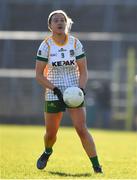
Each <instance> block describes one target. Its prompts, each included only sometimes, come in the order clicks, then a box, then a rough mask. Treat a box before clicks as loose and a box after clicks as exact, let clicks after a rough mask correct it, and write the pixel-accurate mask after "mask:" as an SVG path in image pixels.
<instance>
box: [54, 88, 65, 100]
mask: <svg viewBox="0 0 137 180" xmlns="http://www.w3.org/2000/svg"><path fill="white" fill-rule="evenodd" d="M53 92H54V95H56V96H57V97H58V99H59V100H60V101H61V102H64V101H63V94H62V92H61V90H60V89H59V88H57V87H55V88H54V89H53Z"/></svg>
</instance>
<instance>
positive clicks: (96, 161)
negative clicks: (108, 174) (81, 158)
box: [90, 156, 100, 167]
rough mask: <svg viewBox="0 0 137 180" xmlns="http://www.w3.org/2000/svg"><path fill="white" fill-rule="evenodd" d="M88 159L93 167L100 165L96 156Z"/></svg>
mask: <svg viewBox="0 0 137 180" xmlns="http://www.w3.org/2000/svg"><path fill="white" fill-rule="evenodd" d="M90 161H91V163H92V165H93V167H98V166H100V165H99V161H98V157H97V156H95V157H91V158H90Z"/></svg>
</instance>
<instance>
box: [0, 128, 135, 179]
mask: <svg viewBox="0 0 137 180" xmlns="http://www.w3.org/2000/svg"><path fill="white" fill-rule="evenodd" d="M90 132H91V133H92V135H93V137H94V140H95V142H96V146H97V151H98V154H99V159H100V162H101V164H102V166H103V171H104V174H102V175H96V174H94V173H93V170H92V168H91V164H90V161H89V159H88V158H87V156H86V154H85V152H84V150H83V148H82V146H81V143H80V141H79V138H78V136H77V134H76V132H75V130H74V129H73V128H63V127H62V128H60V130H59V132H58V140H57V142H56V144H55V146H54V154H53V155H52V157H51V158H50V161H49V162H48V165H47V168H46V169H45V170H42V171H40V170H37V168H36V160H37V158H38V157H39V155H40V154H41V153H42V151H43V134H44V127H37V126H6V125H1V126H0V133H1V135H0V146H1V149H0V153H1V154H0V156H1V157H0V166H1V175H0V176H1V177H0V178H1V179H3V178H4V179H6V178H8V179H9V178H11V179H13V178H18V179H33V178H35V179H74V178H76V179H137V136H136V133H135V132H121V131H104V130H90Z"/></svg>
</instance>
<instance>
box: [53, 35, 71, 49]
mask: <svg viewBox="0 0 137 180" xmlns="http://www.w3.org/2000/svg"><path fill="white" fill-rule="evenodd" d="M51 38H52V40H53V42H54V43H55V44H56V45H57V46H65V45H66V44H67V43H68V34H66V38H65V42H64V43H63V44H61V43H58V42H57V41H55V39H54V38H53V36H51Z"/></svg>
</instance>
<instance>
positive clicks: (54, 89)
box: [36, 10, 102, 173]
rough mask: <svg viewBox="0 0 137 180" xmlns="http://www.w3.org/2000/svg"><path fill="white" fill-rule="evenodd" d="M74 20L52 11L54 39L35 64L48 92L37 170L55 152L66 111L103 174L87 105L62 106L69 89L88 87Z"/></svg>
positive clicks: (50, 21)
mask: <svg viewBox="0 0 137 180" xmlns="http://www.w3.org/2000/svg"><path fill="white" fill-rule="evenodd" d="M72 23H73V22H72V20H71V19H70V18H69V17H68V16H67V14H66V13H65V12H64V11H62V10H57V11H53V12H52V13H51V14H50V15H49V17H48V28H49V30H50V31H51V36H49V37H48V38H46V39H45V40H44V41H43V42H42V43H41V45H40V47H39V49H38V52H37V60H36V80H37V81H38V83H39V84H41V85H42V86H43V88H44V89H46V91H45V128H46V134H45V136H44V144H45V150H44V152H43V154H42V155H41V156H40V158H39V159H38V161H37V168H38V169H44V168H45V167H46V165H47V161H48V159H49V157H50V155H51V154H52V152H53V149H52V148H53V145H54V144H55V142H56V135H57V132H58V128H59V125H60V121H61V119H62V114H63V111H65V109H66V108H67V110H68V112H69V114H70V117H71V119H72V123H73V126H74V127H75V129H76V132H77V134H78V136H79V138H80V140H81V143H82V145H83V148H84V150H85V152H86V153H87V155H88V157H89V159H90V161H91V163H92V166H93V169H94V172H96V173H102V169H101V166H100V164H99V161H98V157H97V152H96V148H95V144H94V141H93V138H92V137H91V135H90V134H89V132H88V130H87V126H86V111H85V107H84V103H82V104H81V105H80V106H79V107H77V108H68V107H66V105H65V103H64V102H63V95H62V94H63V92H64V90H65V89H66V88H67V87H71V86H76V87H79V88H81V89H82V90H83V92H84V89H85V87H86V83H87V79H88V72H87V62H86V57H85V53H84V50H83V46H82V44H81V42H80V41H79V40H78V39H77V38H75V37H73V36H70V35H69V31H70V29H71V25H72Z"/></svg>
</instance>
